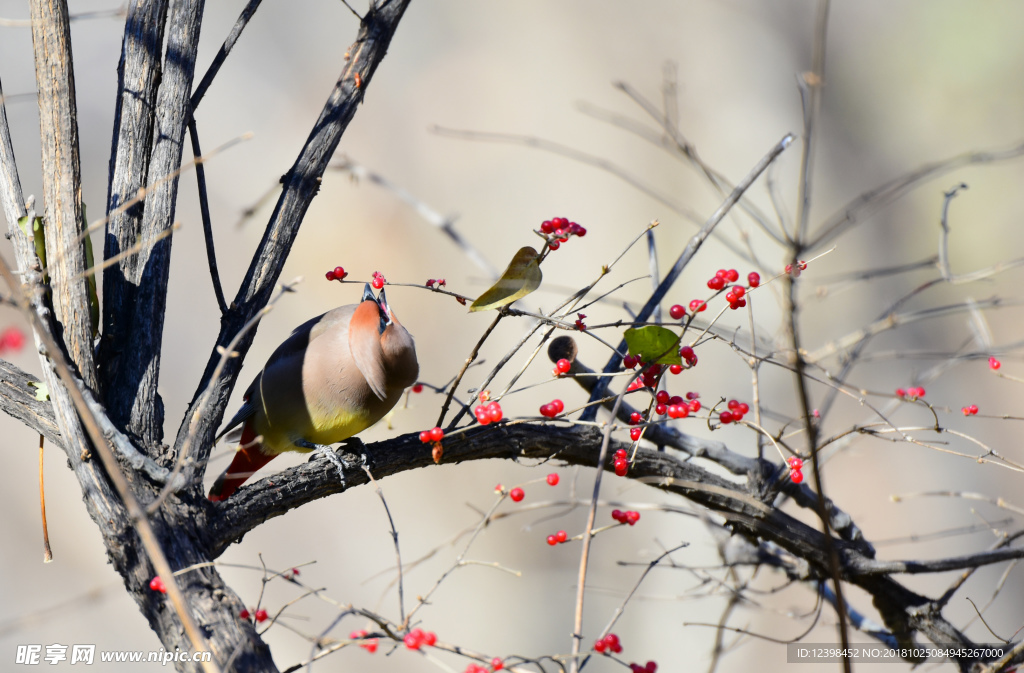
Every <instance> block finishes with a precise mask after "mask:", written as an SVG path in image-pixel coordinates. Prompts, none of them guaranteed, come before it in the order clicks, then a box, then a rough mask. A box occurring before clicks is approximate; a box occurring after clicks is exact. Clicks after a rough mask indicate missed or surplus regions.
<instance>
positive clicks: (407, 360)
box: [209, 284, 419, 502]
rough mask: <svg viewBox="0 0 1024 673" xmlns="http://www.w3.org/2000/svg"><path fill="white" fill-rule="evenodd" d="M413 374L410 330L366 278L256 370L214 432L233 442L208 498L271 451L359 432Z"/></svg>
mask: <svg viewBox="0 0 1024 673" xmlns="http://www.w3.org/2000/svg"><path fill="white" fill-rule="evenodd" d="M417 376H419V364H418V363H417V361H416V345H415V344H414V343H413V339H412V335H411V334H409V331H408V330H407V329H405V327H403V326H402V324H401V323H400V322H398V318H396V317H395V314H394V313H393V312H392V310H391V307H390V306H388V303H387V299H386V298H385V296H384V290H381V291H380V294H379V295H378V296H377V297H376V298H375V297H374V296H373V291H372V290H371V289H370V286H369V284H367V285H366V287H365V288H364V290H363V298H362V301H360V302H359V303H358V304H350V305H347V306H339V307H338V308H336V309H334V310H332V311H328V312H327V313H324V314H323V315H321V316H317V317H316V318H313V319H312V320H309V321H307V322H305V323H303V324H302V325H300V326H299V327H297V328H296V329H295V331H294V332H292V334H291V336H290V337H288V338H287V339H286V340H285V341H284V343H282V344H281V345H280V346H278V347H277V350H275V351H274V353H273V354H272V355H271V356H270V359H269V360H267V364H266V365H264V367H263V371H261V372H260V373H259V374H257V375H256V379H255V380H254V381H253V382H252V385H250V386H249V388H248V390H246V392H245V395H244V398H243V399H244V400H245V403H244V404H243V405H242V408H241V409H239V410H238V413H236V414H235V416H234V418H232V419H231V420H230V421H229V422H228V424H227V426H226V427H225V428H224V430H222V432H221V434H220V435H219V436H218V438H217V439H220V437H223V436H225V435H227V434H228V433H229V431H232V430H234V431H235V432H234V433H233V434H237V435H238V441H239V447H238V451H237V453H236V454H235V458H234V460H232V461H231V465H230V466H229V467H228V469H227V470H225V471H224V473H223V474H222V475H220V477H218V478H217V481H216V482H214V484H213V487H211V488H210V495H209V498H210V500H213V501H215V502H216V501H219V500H223V499H225V498H227V497H228V496H229V495H231V494H232V493H234V492H235V490H237V489H238V487H239V486H241V485H242V484H243V483H245V480H246V479H248V478H249V477H251V476H252V475H253V474H254V473H255V472H256V471H257V470H259V469H260V468H261V467H263V466H264V465H266V464H267V463H269V462H270V461H271V460H272V459H273V458H274V456H276V455H278V454H279V453H283V452H284V451H301V452H304V453H305V452H309V451H312V450H313V449H316V448H317V447H318V446H326V445H330V444H335V443H337V442H340V441H342V440H345V439H348V438H349V437H352V436H353V435H355V434H357V433H359V432H362V431H363V430H365V429H366V428H368V427H370V426H371V425H373V424H374V423H376V422H377V421H379V420H380V419H381V418H382V417H383V416H384V414H386V413H387V412H388V411H390V410H391V408H392V407H394V406H395V404H396V403H397V402H398V400H399V398H400V397H401V395H402V392H403V391H404V390H405V389H406V388H407V387H408V386H410V385H412V384H413V383H414V382H415V381H416V377H417ZM239 426H240V428H239ZM232 439H234V436H232Z"/></svg>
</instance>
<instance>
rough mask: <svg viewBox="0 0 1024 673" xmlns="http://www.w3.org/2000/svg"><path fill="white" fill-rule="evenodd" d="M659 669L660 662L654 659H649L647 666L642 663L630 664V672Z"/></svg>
mask: <svg viewBox="0 0 1024 673" xmlns="http://www.w3.org/2000/svg"><path fill="white" fill-rule="evenodd" d="M657 670H658V664H656V663H654V662H653V661H648V662H647V665H646V666H641V665H640V664H630V665H629V673H655V671H657Z"/></svg>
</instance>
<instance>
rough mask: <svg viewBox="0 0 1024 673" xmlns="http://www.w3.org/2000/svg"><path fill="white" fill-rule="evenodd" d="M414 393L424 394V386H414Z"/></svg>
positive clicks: (419, 384) (417, 384)
mask: <svg viewBox="0 0 1024 673" xmlns="http://www.w3.org/2000/svg"><path fill="white" fill-rule="evenodd" d="M412 391H413V392H414V393H422V392H423V384H422V383H416V384H413V387H412Z"/></svg>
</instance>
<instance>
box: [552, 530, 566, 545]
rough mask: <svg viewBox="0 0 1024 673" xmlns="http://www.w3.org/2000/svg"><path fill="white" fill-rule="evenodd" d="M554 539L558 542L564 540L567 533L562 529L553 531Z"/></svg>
mask: <svg viewBox="0 0 1024 673" xmlns="http://www.w3.org/2000/svg"><path fill="white" fill-rule="evenodd" d="M555 539H556V540H558V541H559V542H565V541H566V540H568V539H569V534H568V533H566V532H565V531H564V530H560V531H558V532H557V533H555Z"/></svg>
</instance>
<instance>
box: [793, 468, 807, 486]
mask: <svg viewBox="0 0 1024 673" xmlns="http://www.w3.org/2000/svg"><path fill="white" fill-rule="evenodd" d="M789 478H790V479H791V480H792V481H793V483H794V484H799V483H800V482H801V481H803V480H804V473H803V472H801V471H800V470H793V471H791V472H790V473H789Z"/></svg>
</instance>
